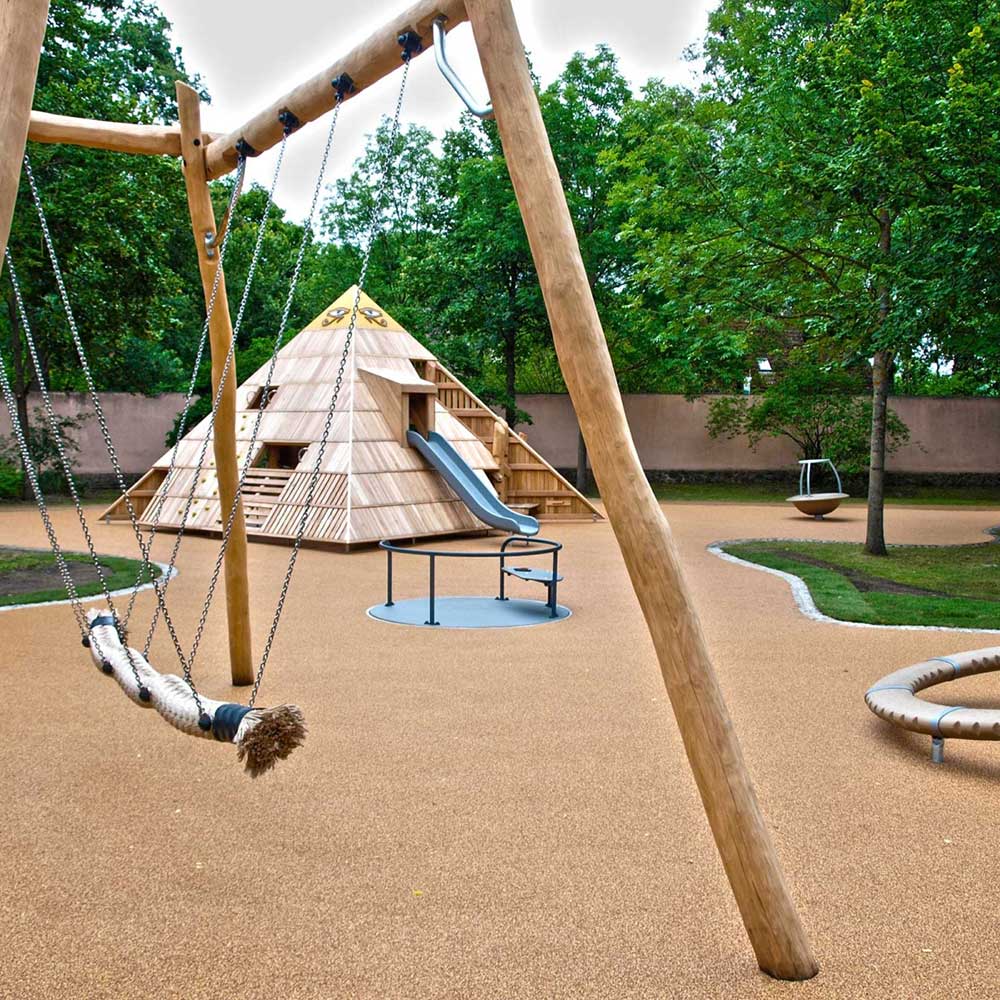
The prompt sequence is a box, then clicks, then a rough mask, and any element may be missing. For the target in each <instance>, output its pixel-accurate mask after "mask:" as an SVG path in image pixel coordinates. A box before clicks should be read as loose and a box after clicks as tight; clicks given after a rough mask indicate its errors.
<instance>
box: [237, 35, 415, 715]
mask: <svg viewBox="0 0 1000 1000" xmlns="http://www.w3.org/2000/svg"><path fill="white" fill-rule="evenodd" d="M409 74H410V54H409V51H407V52H405V53H404V55H403V78H402V81H401V82H400V86H399V96H398V97H397V98H396V110H395V112H394V113H393V118H392V128H391V132H390V136H389V145H388V150H387V151H386V154H385V158H384V161H383V171H382V183H381V185H380V186H379V189H378V191H377V192H376V195H375V199H374V204H373V206H372V224H371V229H370V231H369V233H368V245H367V246H366V247H365V252H364V256H363V258H362V261H361V270H360V272H359V274H358V287H357V291H356V292H355V293H354V304H353V306H352V308H351V319H350V322H349V324H348V327H347V336H346V337H345V339H344V350H343V353H342V354H341V356H340V367H339V368H338V370H337V380H336V382H335V384H334V387H333V392H332V393H331V396H330V403H329V405H328V407H327V410H326V422H325V423H324V425H323V435H322V437H321V438H320V443H319V447H318V448H317V451H316V460H315V462H313V467H312V471H311V473H310V478H309V488H308V489H307V491H306V497H305V501H304V504H303V507H302V515H301V517H300V518H299V524H298V528H297V530H296V532H295V541H294V543H293V544H292V551H291V555H290V556H289V557H288V567H287V569H286V570H285V578H284V580H283V581H282V584H281V593H280V595H279V596H278V603H277V606H276V607H275V611H274V619H273V620H272V622H271V628H270V631H269V632H268V634H267V641H266V642H265V644H264V650H263V653H262V654H261V658H260V666H259V667H258V668H257V676H256V677H255V678H254V683H253V690H252V691H251V692H250V698H249V700H248V701H247V704H248V705H249V706H250V707H251V708H253V706H254V704H255V702H256V701H257V692H258V691H259V690H260V684H261V681H262V680H263V679H264V671H265V669H266V668H267V661H268V659H269V658H270V655H271V647H272V646H273V645H274V638H275V636H276V635H277V633H278V626H279V624H280V623H281V613H282V611H284V608H285V600H286V599H287V597H288V588H289V587H290V586H291V583H292V574H293V573H294V572H295V563H296V561H297V560H298V556H299V550H300V549H301V548H302V539H303V537H304V536H305V530H306V522H307V521H308V518H309V514H310V513H311V511H312V503H313V499H314V497H315V494H316V485H317V483H318V482H319V470H320V466H321V465H322V463H323V455H324V454H325V452H326V446H327V442H328V441H329V438H330V428H331V427H332V425H333V415H334V411H335V410H336V408H337V400H338V398H339V397H340V390H341V386H342V385H343V381H344V372H345V370H346V368H347V359H348V357H349V356H350V352H351V345H352V343H353V340H354V331H355V328H356V326H357V321H358V309H359V306H360V305H361V290H362V288H364V284H365V279H366V277H367V276H368V265H369V263H370V262H371V255H372V249H373V247H374V245H375V237H376V234H377V232H378V229H379V227H380V225H381V218H380V210H381V202H382V198H383V195H384V194H385V192H386V190H387V189H388V187H389V183H390V181H391V179H392V168H393V164H394V162H395V146H396V139H397V138H398V136H399V119H400V115H401V114H402V111H403V96H404V94H405V93H406V81H407V78H408V77H409Z"/></svg>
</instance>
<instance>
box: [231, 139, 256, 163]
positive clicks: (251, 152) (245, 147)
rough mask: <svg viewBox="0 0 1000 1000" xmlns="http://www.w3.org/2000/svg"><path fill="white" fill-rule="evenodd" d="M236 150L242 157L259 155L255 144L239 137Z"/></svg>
mask: <svg viewBox="0 0 1000 1000" xmlns="http://www.w3.org/2000/svg"><path fill="white" fill-rule="evenodd" d="M236 152H237V153H239V154H240V156H242V157H244V158H246V159H249V158H250V157H251V156H258V155H259V154H258V152H257V150H256V149H254V148H253V146H251V145H250V143H249V142H247V141H246V139H238V140H237V142H236Z"/></svg>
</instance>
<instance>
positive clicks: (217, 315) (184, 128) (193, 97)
mask: <svg viewBox="0 0 1000 1000" xmlns="http://www.w3.org/2000/svg"><path fill="white" fill-rule="evenodd" d="M177 108H178V112H179V116H180V123H181V142H182V147H181V149H182V152H183V156H184V185H185V188H186V190H187V200H188V210H189V212H190V213H191V229H192V231H193V233H194V243H195V249H196V250H197V253H198V269H199V271H200V273H201V284H202V288H203V289H204V293H205V304H206V307H207V305H208V302H209V300H210V298H211V295H212V288H213V286H214V284H215V278H216V272H217V271H219V270H220V268H219V257H218V253H217V252H216V253H214V254H213V255H212V257H209V256H208V254H207V252H206V246H205V235H206V234H207V233H211V234H212V236H213V237H214V236H215V235H216V225H215V214H214V211H213V209H212V196H211V194H210V193H209V190H208V183H207V181H206V178H205V147H204V146H203V145H202V141H201V135H202V132H201V99H200V98H199V97H198V93H197V91H195V90H194V89H193V88H192V87H189V86H188V85H187V84H186V83H183V82H181V81H180V80H178V81H177ZM209 338H210V345H211V351H212V393H213V396H214V395H215V394H216V393H217V392H218V388H219V383H220V382H221V381H222V373H223V370H224V366H225V361H226V357H227V355H228V353H229V346H230V344H231V343H232V339H233V326H232V321H231V319H230V316H229V300H228V298H227V296H226V279H225V276H224V275H222V274H220V275H219V290H218V294H217V296H216V300H215V308H214V309H213V310H212V316H211V321H210V323H209ZM212 445H213V450H214V453H215V475H216V477H217V479H218V493H219V501H218V502H214V508H213V507H212V506H211V505H209V506H207V507H203V508H202V509H201V511H200V512H199V513H198V514H197V515H196V517H198V518H201V519H202V520H203V521H204V523H205V524H207V523H208V522H209V521H211V520H213V519H217V517H218V512H219V508H220V506H221V510H222V512H223V513H222V517H223V519H224V520H228V518H229V512H230V511H231V510H232V505H233V501H234V500H235V498H236V490H237V486H238V481H239V473H238V469H237V461H238V458H237V447H236V372H235V358H234V359H233V362H232V365H231V371H230V372H229V375H228V377H227V378H226V382H225V385H224V387H223V391H222V396H221V398H220V399H219V405H218V409H217V411H216V415H215V432H214V434H213V439H212ZM213 510H214V512H213ZM164 513H166V512H164ZM198 526H199V527H201V526H204V525H203V524H200V523H199V524H198ZM225 580H226V620H227V623H228V627H229V663H230V670H231V673H232V678H233V683H234V684H252V683H253V678H254V668H253V651H252V647H251V639H250V581H249V577H248V574H247V534H246V522H245V521H244V517H243V504H242V503H240V504H239V505H238V506H237V510H236V517H235V520H234V522H233V527H232V533H231V535H230V538H229V545H228V547H227V549H226V561H225Z"/></svg>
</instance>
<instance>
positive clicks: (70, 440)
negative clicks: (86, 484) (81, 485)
mask: <svg viewBox="0 0 1000 1000" xmlns="http://www.w3.org/2000/svg"><path fill="white" fill-rule="evenodd" d="M32 416H33V419H32V421H31V422H30V424H29V425H28V427H27V431H26V435H25V436H26V438H27V444H28V451H29V452H30V454H31V459H32V463H33V466H34V469H35V474H36V475H37V476H38V480H39V485H40V486H41V487H42V491H43V492H45V493H50V492H51V493H63V492H65V491H66V488H67V482H66V473H65V470H64V469H63V465H62V462H61V460H60V457H59V443H60V440H61V442H62V450H63V454H64V455H65V456H66V459H67V461H68V463H69V467H70V471H71V472H72V471H73V468H74V457H75V456H76V455H77V454H78V453H79V451H80V446H79V444H78V443H77V441H76V437H75V436H74V435H75V434H76V433H77V432H78V431H79V430H81V429H82V427H83V425H84V423H85V422H86V419H87V418H86V417H57V418H56V429H55V431H53V428H52V427H50V425H49V421H48V418H47V417H46V415H45V411H44V410H43V409H42V408H41V407H40V406H39V407H35V410H34V413H33V414H32ZM57 435H58V436H57ZM0 467H6V468H8V469H13V468H19V467H20V468H23V465H22V456H21V452H20V449H19V448H18V445H17V440H16V438H15V437H14V435H13V434H11V435H10V436H7V437H0ZM18 476H19V477H20V478H21V479H22V482H21V488H22V490H23V487H24V484H23V473H22V472H19V473H18ZM0 495H2V491H0Z"/></svg>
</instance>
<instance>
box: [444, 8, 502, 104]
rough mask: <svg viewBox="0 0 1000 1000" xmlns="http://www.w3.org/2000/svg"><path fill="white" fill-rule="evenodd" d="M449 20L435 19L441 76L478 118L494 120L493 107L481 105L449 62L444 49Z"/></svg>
mask: <svg viewBox="0 0 1000 1000" xmlns="http://www.w3.org/2000/svg"><path fill="white" fill-rule="evenodd" d="M447 20H448V19H447V18H446V17H437V18H435V19H434V24H433V29H434V61H435V62H436V63H437V68H438V69H439V70H441V75H442V76H443V77H444V78H445V79H446V80H447V81H448V82H449V83H450V84H451V89H452V90H454V91H455V93H456V94H458V96H459V97H460V98H461V100H462V103H463V104H464V105H465V106H466V107H467V108H468V109H469V110H470V111H471V112H472V113H473V114H474V115H475V116H476V117H477V118H492V117H493V105H492V103H490V104H479V103H478V102H477V101H476V99H475V98H474V97H473V96H472V94H470V93H469V91H468V88H467V87H466V86H465V84H464V83H462V81H461V79H459V76H458V74H457V73H456V72H455V71H454V70H453V69H452V68H451V65H450V64H449V62H448V57H447V55H446V54H445V49H444V36H445V30H444V23H445V21H447Z"/></svg>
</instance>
